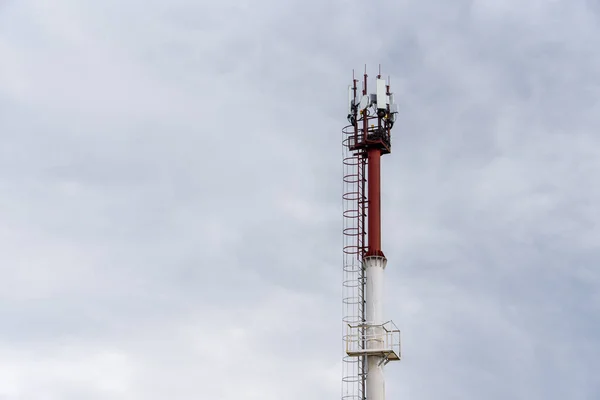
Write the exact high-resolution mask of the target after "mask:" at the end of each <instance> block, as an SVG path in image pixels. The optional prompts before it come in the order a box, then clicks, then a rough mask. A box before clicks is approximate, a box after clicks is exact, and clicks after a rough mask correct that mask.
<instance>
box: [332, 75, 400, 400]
mask: <svg viewBox="0 0 600 400" xmlns="http://www.w3.org/2000/svg"><path fill="white" fill-rule="evenodd" d="M367 78H368V75H367V71H366V67H365V74H364V80H363V87H362V92H361V93H360V96H359V93H358V88H357V83H358V80H357V79H354V76H353V79H352V85H351V86H349V87H348V121H349V122H350V125H348V126H346V127H344V129H343V130H342V136H343V163H344V194H343V196H342V197H343V203H344V214H343V216H344V218H343V219H344V230H343V234H344V250H343V253H344V282H343V296H344V299H343V304H344V318H343V321H344V326H345V333H344V344H345V348H346V349H345V350H346V356H345V357H344V359H343V378H342V399H344V400H384V399H385V380H384V374H383V367H384V366H385V365H386V364H387V363H388V362H390V361H394V360H400V331H399V330H398V328H397V327H396V325H395V324H394V323H393V322H392V321H390V320H386V319H385V318H384V316H383V301H382V300H383V286H384V274H383V272H384V270H385V267H386V265H387V259H386V258H385V255H384V254H383V251H382V250H381V156H382V155H384V154H389V153H390V152H391V129H392V127H393V125H394V121H395V119H396V115H397V113H398V112H397V107H396V104H394V98H393V94H392V93H391V92H390V85H389V80H388V82H386V81H385V80H384V79H381V68H380V71H379V74H378V75H377V79H376V81H375V83H376V90H375V93H372V94H370V93H369V92H368V90H367V84H368V80H367Z"/></svg>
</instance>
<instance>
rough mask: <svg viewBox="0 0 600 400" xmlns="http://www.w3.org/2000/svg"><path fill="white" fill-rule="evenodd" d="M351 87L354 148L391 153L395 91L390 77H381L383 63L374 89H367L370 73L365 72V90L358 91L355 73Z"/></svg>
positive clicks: (349, 96) (350, 115)
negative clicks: (392, 90) (373, 90)
mask: <svg viewBox="0 0 600 400" xmlns="http://www.w3.org/2000/svg"><path fill="white" fill-rule="evenodd" d="M352 75H353V76H352V85H349V86H348V122H350V124H351V125H352V126H353V127H354V133H355V135H354V140H353V141H352V143H350V146H351V150H361V149H363V150H366V149H369V148H379V149H380V150H381V153H382V154H388V153H390V152H391V130H392V127H393V126H394V122H395V120H396V114H398V106H397V104H396V103H394V94H393V93H392V92H391V91H390V78H388V80H387V81H386V80H385V79H382V78H381V66H379V74H378V75H377V78H376V80H375V92H373V93H369V92H368V75H367V71H366V66H365V73H364V77H363V83H362V91H361V93H360V94H359V93H358V87H357V84H358V79H356V78H355V77H354V72H353V73H352Z"/></svg>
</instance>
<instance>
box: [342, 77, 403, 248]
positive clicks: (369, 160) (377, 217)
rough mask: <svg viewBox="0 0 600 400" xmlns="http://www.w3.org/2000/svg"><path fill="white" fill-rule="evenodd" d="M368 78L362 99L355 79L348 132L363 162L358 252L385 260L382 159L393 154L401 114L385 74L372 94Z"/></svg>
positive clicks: (351, 95) (350, 142)
mask: <svg viewBox="0 0 600 400" xmlns="http://www.w3.org/2000/svg"><path fill="white" fill-rule="evenodd" d="M367 78H368V75H367V73H366V71H365V74H364V80H363V88H362V97H361V99H360V100H358V98H357V90H358V89H357V86H356V85H357V83H358V80H357V79H353V86H351V87H350V88H349V101H348V107H349V110H348V111H349V114H348V120H349V122H350V123H351V125H349V126H347V127H346V128H345V129H344V133H345V136H346V139H347V146H348V149H349V150H350V151H351V152H353V155H354V156H355V157H357V158H358V159H359V160H360V161H359V162H360V164H361V167H362V168H359V169H360V170H361V171H362V174H359V175H362V176H360V179H361V182H360V185H359V198H360V200H359V201H358V214H359V215H360V217H361V219H362V224H360V223H359V228H360V229H359V231H358V232H357V233H358V236H359V238H358V243H359V245H358V247H359V249H358V250H359V251H358V253H359V256H361V257H368V256H382V257H384V254H383V251H382V250H381V156H382V155H384V154H389V153H390V152H391V130H392V126H393V125H394V120H395V115H396V113H397V111H396V110H395V105H394V103H393V96H392V94H391V93H390V85H389V82H386V81H385V80H383V79H381V74H379V75H377V80H376V84H377V87H376V93H374V94H368V91H367V89H368V88H367V83H368V82H367ZM365 170H366V171H367V174H366V176H365V174H364V171H365ZM365 189H366V190H365ZM365 218H366V219H367V221H366V224H365V223H364V219H365Z"/></svg>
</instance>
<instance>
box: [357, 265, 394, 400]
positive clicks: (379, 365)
mask: <svg viewBox="0 0 600 400" xmlns="http://www.w3.org/2000/svg"><path fill="white" fill-rule="evenodd" d="M386 264H387V260H386V259H385V257H380V256H370V257H366V258H365V259H364V263H363V267H364V270H365V278H366V279H365V319H366V321H365V323H363V324H357V325H348V334H347V335H346V337H345V338H346V353H347V354H348V355H349V356H354V357H366V358H367V368H366V371H365V372H366V377H365V381H366V393H365V394H366V399H367V400H385V379H384V373H383V368H384V366H385V365H386V364H387V363H388V362H390V361H394V360H400V330H398V328H397V327H396V325H395V324H394V323H393V322H392V321H385V320H384V318H383V301H382V300H383V292H384V288H383V284H384V279H383V271H384V270H385V267H386Z"/></svg>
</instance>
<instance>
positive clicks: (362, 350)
mask: <svg viewBox="0 0 600 400" xmlns="http://www.w3.org/2000/svg"><path fill="white" fill-rule="evenodd" d="M344 341H345V342H346V354H348V355H350V356H352V355H354V356H359V355H368V354H376V355H381V356H382V357H388V358H389V359H390V360H395V359H397V360H399V359H400V356H401V349H400V347H401V339H400V329H398V327H397V326H396V324H394V322H392V321H388V322H386V323H384V324H368V323H366V324H348V325H347V330H346V335H344Z"/></svg>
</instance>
